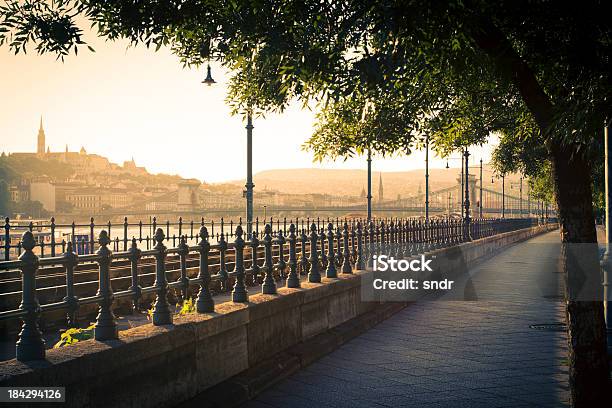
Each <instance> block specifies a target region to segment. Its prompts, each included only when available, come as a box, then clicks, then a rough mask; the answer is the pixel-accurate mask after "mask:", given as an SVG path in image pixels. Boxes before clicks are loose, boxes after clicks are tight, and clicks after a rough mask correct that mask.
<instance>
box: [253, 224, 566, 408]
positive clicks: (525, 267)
mask: <svg viewBox="0 0 612 408" xmlns="http://www.w3.org/2000/svg"><path fill="white" fill-rule="evenodd" d="M558 239H559V238H558V232H551V233H548V234H545V235H542V236H539V237H536V238H533V239H531V240H529V241H526V242H523V243H520V244H517V245H514V246H512V247H510V248H509V249H508V250H506V251H504V252H503V253H501V254H499V255H498V256H496V257H495V258H493V259H491V260H488V261H486V262H483V263H482V264H481V265H479V267H477V268H476V270H475V271H474V272H475V274H474V277H473V283H474V288H475V291H476V293H477V294H478V293H480V294H482V295H484V294H485V293H486V294H487V296H485V297H486V298H487V299H491V295H498V297H499V299H500V300H477V301H471V302H464V301H430V302H417V303H416V304H413V305H411V306H409V307H408V308H406V309H404V310H403V311H401V312H399V313H398V314H396V315H394V316H393V317H392V318H390V319H388V320H386V321H385V322H383V323H381V324H380V325H378V326H377V327H375V328H374V329H372V330H370V331H369V332H367V333H365V334H363V335H361V336H359V337H357V338H355V339H353V340H351V341H349V342H348V343H346V344H344V345H343V346H342V347H340V348H339V349H338V350H336V351H335V352H333V353H331V354H329V355H328V356H326V357H324V358H322V359H321V360H319V361H317V362H315V363H314V364H312V365H311V366H309V367H308V368H306V369H304V370H302V371H300V372H298V373H296V374H294V375H293V376H291V377H289V378H288V379H286V380H284V381H282V382H280V383H279V384H277V385H275V386H274V387H272V388H271V389H269V390H267V391H265V392H264V393H262V394H260V395H259V396H258V397H257V398H256V399H255V400H252V401H250V402H249V403H247V404H246V405H245V406H246V407H248V408H266V407H267V408H269V407H271V406H273V407H312V406H317V407H353V408H358V407H380V406H388V407H453V408H458V407H472V408H476V407H487V408H493V407H515V408H516V407H523V406H525V407H527V406H530V407H532V406H539V407H559V406H566V405H567V400H568V397H569V395H568V385H567V378H568V375H567V365H566V358H567V356H566V336H565V333H564V332H562V331H544V330H535V329H532V328H530V327H529V326H530V325H532V324H540V323H550V322H560V321H563V319H564V314H563V313H564V312H563V305H562V303H561V302H558V301H551V300H550V297H554V294H548V295H545V294H544V295H543V294H542V293H539V292H538V287H537V284H536V280H537V279H538V278H537V277H536V276H535V275H538V274H539V275H540V277H542V275H545V276H548V277H550V276H555V277H558V276H559V275H558V274H556V255H557V254H558V252H556V251H555V249H554V247H553V246H551V245H549V246H546V245H534V244H537V243H552V242H555V241H557V242H558ZM544 248H547V249H544ZM491 274H495V276H500V274H503V275H502V276H503V277H504V278H503V279H496V280H494V283H491V282H492V280H491V279H487V276H493V275H491ZM555 279H557V278H555Z"/></svg>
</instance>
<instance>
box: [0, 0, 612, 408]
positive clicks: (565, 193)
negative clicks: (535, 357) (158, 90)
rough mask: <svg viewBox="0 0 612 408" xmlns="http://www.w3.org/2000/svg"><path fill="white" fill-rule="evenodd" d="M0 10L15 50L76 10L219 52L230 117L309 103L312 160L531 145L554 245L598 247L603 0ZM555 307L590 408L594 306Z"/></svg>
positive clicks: (182, 50)
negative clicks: (550, 184) (549, 188)
mask: <svg viewBox="0 0 612 408" xmlns="http://www.w3.org/2000/svg"><path fill="white" fill-rule="evenodd" d="M0 12H1V13H2V18H0V30H3V31H1V32H0V44H1V43H3V42H4V43H8V45H9V47H11V48H12V49H13V50H15V51H17V52H19V51H25V47H26V45H27V44H29V43H34V44H35V47H36V50H37V51H38V52H55V53H56V54H57V55H58V56H59V57H60V58H63V57H65V56H66V55H68V54H69V53H70V52H71V51H72V50H74V51H75V52H76V50H77V49H78V47H79V46H80V45H81V43H82V39H81V31H80V29H79V28H78V25H77V24H76V23H75V17H74V16H75V15H77V14H79V13H80V14H82V15H85V16H86V17H87V18H88V19H89V20H91V21H92V22H93V23H94V24H95V27H97V29H98V33H99V34H100V35H102V36H105V37H107V38H110V39H116V38H128V39H129V40H131V41H132V42H134V43H138V42H142V43H145V44H147V45H155V46H157V47H161V46H170V47H171V48H172V50H173V51H174V52H175V53H176V54H177V55H178V56H179V57H180V59H181V60H182V62H183V63H184V64H201V63H202V62H204V61H206V60H207V59H208V58H216V59H219V60H220V61H221V62H222V63H223V64H225V66H226V67H228V68H229V69H230V70H231V71H232V72H233V77H232V80H231V83H230V90H229V91H230V92H229V96H228V98H229V101H230V102H231V103H232V104H233V107H234V111H235V112H241V111H244V110H246V109H251V108H256V109H258V110H259V111H270V110H276V111H282V110H283V109H284V108H285V107H286V106H287V104H288V103H289V102H290V101H291V100H293V99H295V98H299V99H301V100H303V101H305V102H306V101H309V100H313V99H314V100H316V101H317V102H318V103H319V107H320V111H321V112H322V113H320V115H319V125H318V127H317V129H316V131H315V134H314V135H313V138H312V139H311V140H310V141H309V142H308V144H307V147H308V148H311V149H313V151H314V153H315V157H318V158H321V157H323V156H329V155H331V156H346V155H352V154H358V153H361V152H364V151H365V149H368V148H371V149H373V150H374V152H376V153H381V154H394V153H397V152H401V153H410V151H411V149H413V148H415V147H416V148H418V147H419V145H420V143H422V138H423V137H424V136H425V135H428V136H429V137H430V140H431V141H432V144H433V146H434V148H436V149H437V150H439V151H442V152H448V151H451V150H453V149H457V148H458V147H461V146H467V145H471V144H474V143H482V142H484V140H486V138H487V137H488V135H489V134H490V133H491V132H492V131H499V132H501V134H502V137H503V138H504V139H505V138H515V139H516V140H523V141H524V142H528V143H533V144H535V145H537V146H541V147H543V155H544V157H545V160H547V161H548V163H550V168H551V169H552V177H553V181H554V188H555V199H556V201H557V207H558V213H559V220H560V226H561V239H562V241H563V242H566V243H594V242H596V234H595V227H594V222H593V199H592V187H591V186H592V183H591V174H592V168H591V163H590V161H589V154H590V152H591V151H592V149H593V140H594V139H595V138H598V137H599V133H600V130H599V129H600V128H601V124H602V123H603V120H604V118H605V117H609V116H612V115H610V113H611V112H610V111H611V108H610V106H611V104H610V94H611V92H612V86H611V85H612V83H611V78H610V77H611V70H610V69H609V66H610V49H611V43H612V38H611V37H612V30H611V29H610V22H609V18H607V13H605V2H604V1H603V0H601V1H598V0H585V1H581V2H554V3H553V2H550V1H545V0H540V1H538V0H516V1H510V0H502V1H498V2H487V1H485V0H467V1H460V0H449V1H446V2H431V1H425V0H405V1H380V0H378V1H375V0H366V1H361V2H350V1H333V2H321V1H308V0H307V1H303V0H302V1H274V0H267V1H265V0H264V1H261V2H252V1H248V0H236V1H232V2H219V3H217V2H207V1H196V0H192V1H190V0H186V1H182V2H147V1H130V2H125V1H121V0H110V1H68V0H64V1H56V2H52V3H50V4H47V3H46V2H43V1H42V0H40V1H36V0H30V1H28V2H26V5H22V4H20V2H17V1H12V0H11V1H7V2H6V5H5V6H0ZM527 164H528V163H527V162H526V163H525V165H527ZM591 256H592V258H593V260H595V261H596V256H597V254H596V252H593V253H592V254H591ZM568 273H571V271H568ZM567 317H568V327H569V346H570V358H569V365H570V380H571V385H572V402H573V404H574V406H576V407H590V406H595V405H596V404H597V402H598V399H599V398H600V397H601V396H602V392H603V390H605V388H606V386H607V360H606V356H605V335H604V322H603V310H602V305H601V302H595V301H591V302H577V301H575V300H572V299H569V300H568V302H567Z"/></svg>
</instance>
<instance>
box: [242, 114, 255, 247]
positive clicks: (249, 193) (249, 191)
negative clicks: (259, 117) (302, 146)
mask: <svg viewBox="0 0 612 408" xmlns="http://www.w3.org/2000/svg"><path fill="white" fill-rule="evenodd" d="M246 131H247V179H246V184H245V185H244V186H245V187H246V190H245V198H246V222H247V237H250V236H251V234H252V232H253V187H255V184H253V117H252V112H251V109H249V110H248V111H247V125H246Z"/></svg>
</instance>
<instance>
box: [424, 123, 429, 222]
mask: <svg viewBox="0 0 612 408" xmlns="http://www.w3.org/2000/svg"><path fill="white" fill-rule="evenodd" d="M425 219H426V220H428V219H429V135H427V136H425Z"/></svg>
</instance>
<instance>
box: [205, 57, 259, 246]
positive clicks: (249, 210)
mask: <svg viewBox="0 0 612 408" xmlns="http://www.w3.org/2000/svg"><path fill="white" fill-rule="evenodd" d="M202 83H203V84H206V85H207V86H211V85H213V84H216V83H217V81H215V80H214V79H213V77H212V72H211V69H210V63H209V64H207V66H206V78H204V80H203V81H202ZM246 131H247V180H246V184H245V187H246V190H244V191H243V196H244V197H245V198H246V226H247V237H250V236H251V234H252V233H253V187H255V184H253V119H252V112H251V108H250V107H249V109H248V110H247V125H246Z"/></svg>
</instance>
